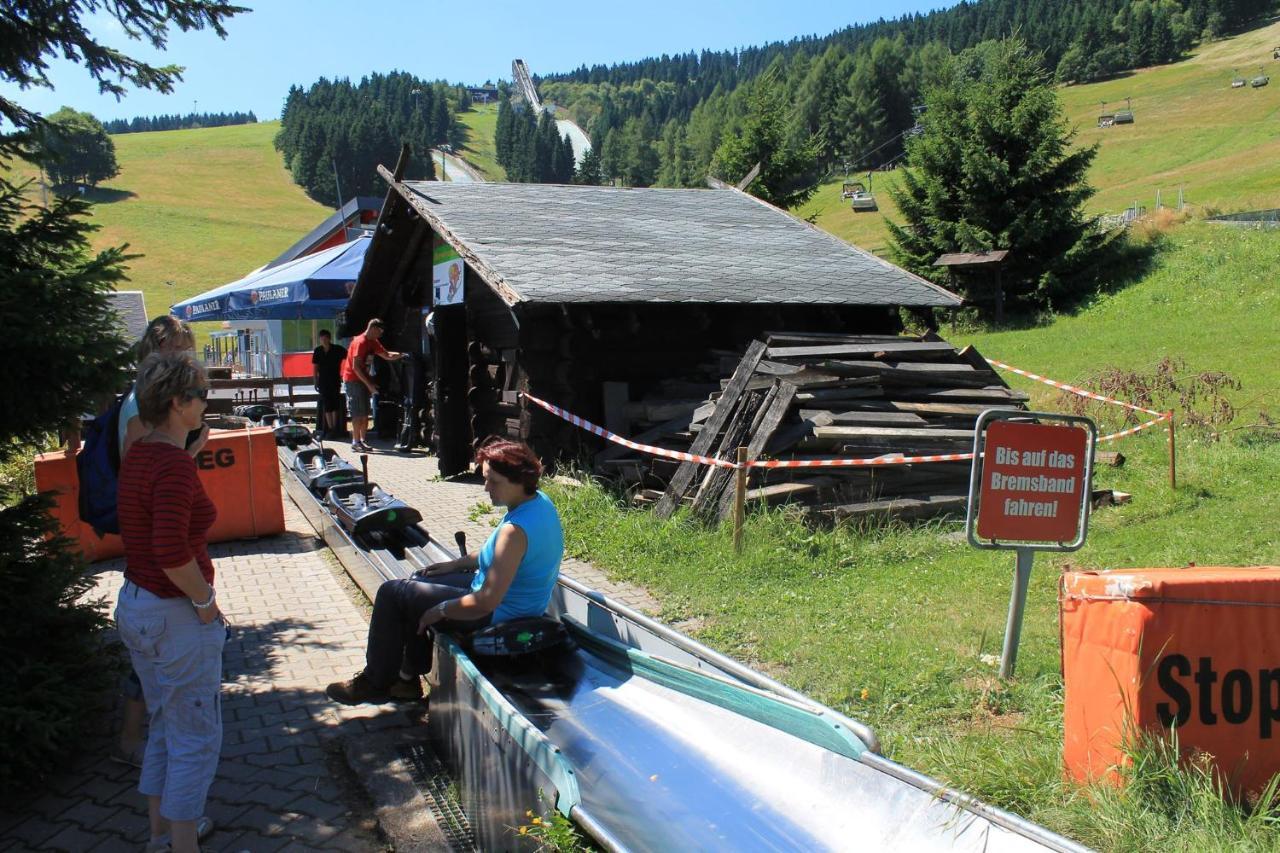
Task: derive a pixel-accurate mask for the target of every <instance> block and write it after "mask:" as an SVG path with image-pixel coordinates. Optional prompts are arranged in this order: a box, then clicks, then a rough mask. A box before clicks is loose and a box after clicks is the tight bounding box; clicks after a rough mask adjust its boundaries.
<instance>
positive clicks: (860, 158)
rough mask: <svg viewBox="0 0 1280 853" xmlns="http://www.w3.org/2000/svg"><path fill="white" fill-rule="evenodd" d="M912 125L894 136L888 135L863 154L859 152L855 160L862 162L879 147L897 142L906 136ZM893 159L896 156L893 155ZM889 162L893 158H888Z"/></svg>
mask: <svg viewBox="0 0 1280 853" xmlns="http://www.w3.org/2000/svg"><path fill="white" fill-rule="evenodd" d="M913 127H915V125H912V126H911V127H909V128H907V129H906V130H904V131H902V132H901V133H898V134H896V135H895V136H892V137H890V138H889V139H886V140H885V141H884V142H882V143H880V144H879V145H877V146H876V147H875V148H872V149H871V150H870V151H867V152H865V153H863V154H859V155H858V160H857V162H863V161H865V160H866V159H867V158H869V157H870V156H871V155H872V154H874V153H876V152H877V151H879V150H880V149H882V148H886V147H888V146H890V145H892V144H893V143H895V142H897V141H898V140H899V139H901V138H902V137H904V136H906V135H907V134H908V133H910V132H911V130H912V128H913ZM899 156H901V155H899ZM894 159H895V160H896V159H897V158H896V157H895V158H894ZM889 162H890V163H892V162H893V160H890V161H889Z"/></svg>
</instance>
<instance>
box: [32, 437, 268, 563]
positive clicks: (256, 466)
mask: <svg viewBox="0 0 1280 853" xmlns="http://www.w3.org/2000/svg"><path fill="white" fill-rule="evenodd" d="M196 469H197V470H198V471H199V473H200V482H201V483H202V484H204V488H205V491H206V492H208V493H209V498H210V499H211V500H212V501H213V503H214V506H216V507H217V508H218V519H217V521H215V522H214V523H213V527H212V528H210V530H209V541H210V542H225V541H227V540H229V539H247V538H252V537H255V536H270V535H272V534H275V533H280V532H282V531H283V530H284V504H283V503H282V501H281V493H280V463H279V461H278V460H277V456H276V441H275V435H274V434H273V433H272V432H271V430H269V429H266V428H262V427H259V428H256V429H247V430H243V429H237V430H213V431H212V432H210V434H209V442H208V444H206V445H205V447H204V450H202V451H200V454H199V456H197V457H196ZM36 489H37V490H39V491H42V492H43V491H53V492H57V498H56V499H55V500H56V502H55V504H54V507H53V514H54V516H55V517H56V518H57V520H58V524H59V526H60V527H61V528H62V533H63V534H64V535H65V536H67V537H68V538H69V539H71V540H72V541H75V542H78V543H79V545H80V552H81V553H82V554H83V555H84V556H85V559H87V560H88V561H89V562H96V561H98V560H109V559H111V558H113V557H119V556H121V555H123V554H124V547H123V545H122V543H121V542H120V537H119V536H114V535H107V536H103V537H99V536H98V534H97V533H95V532H94V531H93V528H91V527H89V525H87V524H84V523H83V522H81V521H80V511H79V506H80V483H79V479H78V478H77V476H76V463H75V459H74V458H71V457H68V456H67V455H66V454H64V453H63V452H62V451H55V452H53V453H45V454H42V455H40V456H37V457H36Z"/></svg>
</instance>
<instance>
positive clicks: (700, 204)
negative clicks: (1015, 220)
mask: <svg viewBox="0 0 1280 853" xmlns="http://www.w3.org/2000/svg"><path fill="white" fill-rule="evenodd" d="M382 171H383V175H384V177H386V178H387V179H388V180H389V181H390V183H391V189H390V191H389V192H388V194H387V199H386V201H385V203H384V205H383V209H382V212H381V215H380V217H379V223H378V229H377V234H376V236H375V238H374V239H375V242H374V244H373V246H372V247H371V248H370V250H369V253H368V257H367V259H366V262H365V267H364V270H363V272H362V274H361V276H360V280H359V282H358V283H357V286H356V289H355V291H354V293H353V294H352V297H351V300H350V303H349V305H348V309H347V316H346V322H345V328H346V330H347V331H348V332H353V333H354V332H358V331H360V330H361V329H362V328H363V327H364V325H365V323H366V322H367V321H368V319H369V318H371V317H375V316H377V317H381V318H383V320H384V321H386V322H387V324H388V334H387V337H386V338H385V340H386V342H387V344H388V346H390V347H391V348H393V349H401V350H406V351H415V352H423V351H424V338H426V333H425V322H424V321H425V319H426V318H427V317H428V316H430V317H431V319H432V324H433V327H434V333H433V334H434V338H433V340H431V341H430V344H431V346H430V365H431V372H432V374H433V377H434V388H433V391H434V393H433V398H434V401H435V419H436V430H437V433H438V440H439V443H438V447H437V450H438V453H439V457H440V465H441V469H442V471H443V472H444V473H446V474H449V473H454V472H457V471H460V470H463V469H465V468H466V467H467V465H468V464H469V459H470V456H471V451H472V448H473V445H474V442H475V441H477V440H480V439H482V438H484V437H485V436H488V435H492V434H509V435H512V436H514V437H519V438H522V439H525V440H528V441H530V442H531V443H532V444H533V446H534V447H535V448H536V449H538V451H539V452H540V453H542V454H543V455H544V457H554V456H562V455H573V454H575V453H577V452H579V451H580V450H582V449H584V442H587V444H586V445H585V447H586V448H587V449H598V439H595V438H594V437H592V436H589V435H585V434H583V433H581V432H580V431H578V430H576V428H574V427H572V426H570V425H568V424H566V423H564V422H562V421H560V420H558V419H556V418H554V417H552V416H550V415H547V414H545V413H543V412H542V411H541V410H536V409H531V408H530V406H529V405H528V404H526V403H525V402H524V401H523V400H522V399H521V398H520V396H519V392H521V391H528V392H530V393H532V394H535V395H537V396H539V397H542V398H543V399H546V400H549V401H551V402H553V403H555V404H556V405H559V406H562V407H563V408H565V409H568V410H570V411H573V412H575V413H577V414H580V415H582V416H583V417H586V418H588V419H591V420H593V421H596V422H598V423H604V422H605V421H606V420H609V417H607V416H612V415H614V414H615V412H616V411H617V406H618V405H619V404H620V403H622V404H625V402H626V400H625V399H624V400H621V401H620V400H619V399H618V395H619V389H623V390H622V393H623V394H624V396H626V397H629V398H630V399H639V398H640V397H641V396H642V394H643V393H644V392H645V391H647V390H648V389H649V388H651V387H653V386H654V385H656V384H657V383H661V382H667V383H668V384H670V383H671V382H673V381H680V380H679V377H684V376H688V375H690V374H691V373H693V372H694V371H693V369H694V368H696V367H698V366H700V365H716V366H717V367H718V365H720V364H721V363H722V362H723V361H724V359H725V356H728V355H732V354H741V352H742V351H743V350H744V348H745V347H746V345H747V343H748V342H750V341H751V340H752V339H754V338H756V337H757V336H759V335H761V334H762V333H763V332H765V331H768V330H776V329H786V330H792V331H805V330H812V331H824V332H849V333H868V334H885V333H889V334H892V333H896V332H898V331H899V330H900V329H901V319H900V310H899V309H901V308H907V309H930V308H934V307H954V306H956V305H959V304H960V302H961V300H960V298H959V297H957V296H956V295H954V294H952V293H950V292H949V291H947V290H945V289H943V288H941V287H938V286H936V285H934V284H932V283H931V282H929V281H926V280H925V279H922V278H920V277H918V276H915V275H912V274H910V273H908V272H906V271H904V270H902V269H900V268H898V267H895V266H893V265H892V264H889V263H887V262H885V261H883V260H880V259H879V258H876V257H875V256H873V255H871V254H869V253H867V252H864V251H862V250H860V249H857V248H855V247H853V246H850V245H848V244H846V243H844V242H842V241H840V240H838V239H836V238H835V237H833V236H831V235H830V234H827V233H825V232H823V231H821V230H819V229H818V228H815V227H813V226H812V225H809V224H808V223H805V222H802V221H800V220H798V219H796V218H794V217H792V216H791V215H789V214H787V213H786V212H785V211H782V210H779V209H777V208H775V207H773V206H771V205H768V204H766V203H764V202H761V201H759V200H758V199H755V198H753V197H751V196H749V195H746V194H744V193H741V192H738V191H736V190H710V189H707V190H702V189H657V188H652V189H627V188H617V187H591V186H555V185H545V184H506V183H477V184H467V183H440V182H416V181H402V180H397V179H396V178H395V176H394V175H392V174H391V173H389V172H387V171H386V170H382ZM451 269H452V270H453V271H454V275H453V277H452V278H449V276H448V273H449V271H450V270H451ZM433 285H434V286H433ZM694 384H697V383H694ZM688 390H689V395H690V396H695V395H696V394H697V393H699V392H701V393H703V394H704V396H705V389H701V388H692V387H691V388H689V389H688ZM611 407H612V408H611ZM613 420H614V422H615V423H616V421H617V419H616V417H614V418H613Z"/></svg>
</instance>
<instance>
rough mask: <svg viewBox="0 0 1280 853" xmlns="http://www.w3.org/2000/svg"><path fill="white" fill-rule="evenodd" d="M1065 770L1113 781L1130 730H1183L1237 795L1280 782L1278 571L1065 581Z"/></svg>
mask: <svg viewBox="0 0 1280 853" xmlns="http://www.w3.org/2000/svg"><path fill="white" fill-rule="evenodd" d="M1061 606H1062V671H1063V679H1064V681H1065V687H1066V708H1065V712H1064V720H1063V728H1064V745H1063V765H1064V767H1065V768H1066V771H1067V774H1068V775H1069V776H1071V777H1072V778H1074V779H1077V780H1080V781H1085V780H1096V779H1102V778H1111V779H1114V778H1115V776H1114V768H1116V767H1117V766H1119V765H1120V763H1121V762H1122V761H1123V760H1124V756H1123V752H1122V750H1121V745H1122V741H1123V738H1124V736H1125V732H1126V731H1127V729H1126V726H1127V725H1134V726H1137V727H1139V728H1142V729H1164V730H1168V729H1169V728H1171V727H1175V726H1176V728H1177V732H1178V739H1179V745H1180V746H1181V748H1182V749H1183V750H1184V752H1189V751H1191V750H1199V751H1202V752H1206V753H1208V754H1210V755H1212V756H1213V757H1214V760H1215V762H1216V764H1217V767H1218V770H1219V772H1220V773H1221V774H1222V778H1223V779H1224V781H1226V782H1228V783H1229V784H1230V785H1231V787H1232V788H1233V789H1235V790H1236V791H1237V792H1249V791H1256V790H1258V789H1259V788H1261V787H1262V786H1263V785H1265V784H1266V783H1267V781H1268V780H1269V779H1270V778H1271V777H1272V776H1273V775H1274V774H1276V773H1277V772H1280V567H1276V566H1262V567H1257V568H1187V569H1134V570H1132V571H1125V570H1117V571H1109V572H1068V573H1066V574H1064V575H1063V577H1062V586H1061Z"/></svg>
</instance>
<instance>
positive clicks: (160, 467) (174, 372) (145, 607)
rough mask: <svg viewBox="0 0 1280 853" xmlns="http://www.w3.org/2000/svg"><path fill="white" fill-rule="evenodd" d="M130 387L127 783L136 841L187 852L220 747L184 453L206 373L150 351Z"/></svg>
mask: <svg viewBox="0 0 1280 853" xmlns="http://www.w3.org/2000/svg"><path fill="white" fill-rule="evenodd" d="M134 391H135V397H136V399H137V404H138V418H139V419H140V420H141V422H142V423H143V424H144V425H145V426H146V427H147V429H148V431H147V432H146V433H145V434H143V435H142V436H140V437H139V438H138V439H137V440H136V441H135V442H134V443H133V444H132V445H131V446H130V448H129V451H128V453H127V454H126V456H125V458H124V461H123V462H122V463H121V466H120V486H119V519H120V535H121V539H122V540H123V541H124V551H125V564H126V568H125V573H124V578H125V582H124V586H123V587H122V588H121V590H120V595H119V598H118V600H117V605H116V614H115V615H116V625H117V627H118V628H119V631H120V637H121V639H122V640H123V641H124V644H125V646H126V647H128V649H129V656H130V658H131V660H132V662H133V668H134V671H135V672H137V674H138V677H139V679H140V680H141V682H142V692H143V695H144V697H145V699H146V703H147V709H148V712H149V716H150V720H151V731H150V735H149V737H148V738H147V746H146V752H145V755H144V757H143V762H142V774H141V778H140V780H139V783H138V790H139V791H140V792H141V793H143V794H144V795H146V797H147V801H148V808H149V812H150V818H151V842H150V844H149V845H148V850H157V851H158V850H168V849H172V850H175V851H183V853H187V851H195V850H197V849H198V841H197V838H198V836H199V835H202V834H204V833H206V832H208V831H209V830H210V829H211V828H212V824H211V822H210V821H209V819H208V818H207V817H205V816H204V806H205V800H206V797H207V795H208V792H209V786H210V785H211V784H212V783H213V777H214V773H215V772H216V770H217V767H218V756H219V753H220V751H221V747H222V711H221V696H220V692H221V684H222V649H223V646H224V645H225V643H226V637H227V632H226V622H225V620H224V619H223V617H222V612H221V611H220V610H219V607H218V600H217V595H216V593H215V592H214V586H213V581H214V570H213V562H212V561H211V560H210V559H209V553H208V549H207V547H206V542H207V535H208V531H209V528H210V527H211V526H212V525H213V522H214V519H215V517H216V516H217V510H216V508H215V507H214V505H213V501H212V500H210V499H209V496H208V495H207V494H206V493H205V490H204V487H203V486H202V485H201V483H200V479H199V477H198V476H197V473H196V465H195V460H194V459H193V458H192V457H191V455H190V454H189V453H188V452H187V450H186V442H187V436H188V435H189V434H190V433H191V432H192V431H194V430H196V429H198V428H200V427H201V425H202V424H203V416H204V411H205V408H206V406H207V399H208V396H209V381H208V379H207V377H206V376H205V373H204V369H203V368H201V367H200V365H199V364H197V363H196V361H195V359H194V357H193V356H192V355H191V354H189V353H164V352H160V353H154V354H152V355H151V356H149V357H147V358H146V359H145V360H144V361H143V362H142V364H141V365H139V367H138V379H137V382H136V384H135V386H134Z"/></svg>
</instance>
